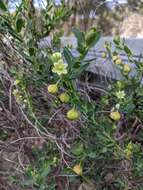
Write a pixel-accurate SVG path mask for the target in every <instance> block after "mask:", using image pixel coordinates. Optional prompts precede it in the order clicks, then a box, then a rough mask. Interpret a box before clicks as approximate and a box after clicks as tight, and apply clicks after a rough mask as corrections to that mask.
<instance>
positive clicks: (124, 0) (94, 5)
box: [5, 0, 143, 37]
mask: <svg viewBox="0 0 143 190" xmlns="http://www.w3.org/2000/svg"><path fill="white" fill-rule="evenodd" d="M5 1H6V2H7V3H8V4H9V8H10V10H11V12H14V10H15V7H16V5H18V3H20V0H5ZM28 1H30V2H31V5H32V4H33V5H34V6H35V7H36V13H35V15H36V17H37V19H38V20H39V21H40V20H41V19H40V17H41V14H40V12H41V11H42V10H43V9H45V8H46V6H47V4H48V3H49V2H53V3H55V4H56V5H57V6H60V4H61V2H64V3H65V6H66V7H69V9H70V10H71V13H70V14H71V16H70V18H69V19H68V20H67V21H66V22H65V23H64V31H63V32H64V35H65V36H69V35H70V34H71V33H70V31H71V27H72V26H78V27H79V28H80V29H81V30H82V31H87V30H88V29H89V28H90V27H96V28H98V29H100V30H101V31H102V33H103V35H105V36H110V35H116V34H119V35H121V36H125V37H142V36H143V29H142V28H143V19H142V14H143V1H142V0H88V1H85V0H78V1H77V0H50V1H49V0H28ZM37 13H38V14H37Z"/></svg>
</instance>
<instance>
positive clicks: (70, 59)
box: [63, 47, 76, 68]
mask: <svg viewBox="0 0 143 190" xmlns="http://www.w3.org/2000/svg"><path fill="white" fill-rule="evenodd" d="M63 54H64V57H65V60H66V62H67V63H68V65H69V67H70V68H71V67H72V66H73V64H74V63H75V61H76V59H75V57H74V56H73V55H72V53H71V52H70V50H69V49H68V48H66V47H65V48H64V50H63Z"/></svg>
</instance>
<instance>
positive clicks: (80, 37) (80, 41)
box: [72, 27, 86, 53]
mask: <svg viewBox="0 0 143 190" xmlns="http://www.w3.org/2000/svg"><path fill="white" fill-rule="evenodd" d="M72 32H73V33H74V35H75V37H76V38H77V45H78V47H77V50H78V52H79V53H84V51H85V49H86V44H85V35H84V33H83V32H81V31H80V30H79V29H77V28H75V27H74V28H72Z"/></svg>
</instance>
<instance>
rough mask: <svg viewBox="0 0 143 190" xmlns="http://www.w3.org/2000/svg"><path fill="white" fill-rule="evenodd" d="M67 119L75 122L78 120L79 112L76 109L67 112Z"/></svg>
mask: <svg viewBox="0 0 143 190" xmlns="http://www.w3.org/2000/svg"><path fill="white" fill-rule="evenodd" d="M67 118H68V119H70V120H76V119H78V118H79V112H78V111H77V110H76V109H74V108H72V109H71V110H69V111H68V112H67Z"/></svg>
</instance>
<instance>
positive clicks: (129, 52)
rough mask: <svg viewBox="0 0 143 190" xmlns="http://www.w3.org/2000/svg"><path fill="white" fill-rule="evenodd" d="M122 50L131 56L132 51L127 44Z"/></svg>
mask: <svg viewBox="0 0 143 190" xmlns="http://www.w3.org/2000/svg"><path fill="white" fill-rule="evenodd" d="M124 51H125V52H126V54H127V55H128V56H131V55H132V52H131V50H130V49H129V47H128V46H126V45H125V46H124Z"/></svg>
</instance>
